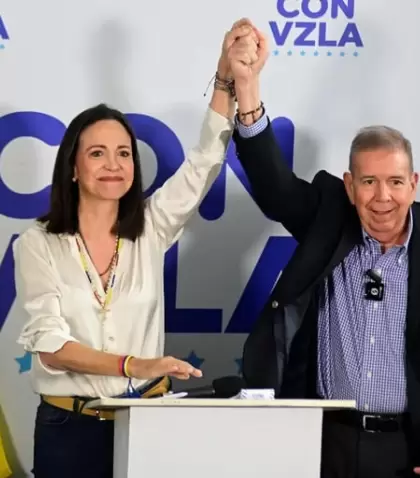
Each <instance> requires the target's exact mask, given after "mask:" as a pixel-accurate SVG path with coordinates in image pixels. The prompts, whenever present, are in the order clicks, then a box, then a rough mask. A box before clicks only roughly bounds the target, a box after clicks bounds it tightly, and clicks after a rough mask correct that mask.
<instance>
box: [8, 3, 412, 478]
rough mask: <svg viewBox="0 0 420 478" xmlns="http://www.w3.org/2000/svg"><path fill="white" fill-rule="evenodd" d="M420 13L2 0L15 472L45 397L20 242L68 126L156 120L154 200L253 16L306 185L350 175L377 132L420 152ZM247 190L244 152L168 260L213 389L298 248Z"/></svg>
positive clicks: (177, 311) (397, 8) (172, 333)
mask: <svg viewBox="0 0 420 478" xmlns="http://www.w3.org/2000/svg"><path fill="white" fill-rule="evenodd" d="M311 12H312V13H311ZM337 13H338V14H337ZM346 14H347V15H346ZM419 15H420V4H419V2H418V0H405V1H404V2H399V3H395V2H394V3H393V2H384V0H368V1H367V0H355V1H352V0H323V1H319V0H296V1H294V0H290V1H282V0H279V1H278V2H277V1H276V0H264V2H254V1H251V0H230V1H226V0H213V1H212V2H197V1H196V0H177V1H166V2H163V1H160V2H159V1H155V2H146V1H144V0H143V1H138V0H125V1H124V2H116V1H114V0H90V1H89V2H86V0H71V1H63V0H62V1H60V2H57V1H55V0H36V1H29V0H1V4H0V155H1V156H0V179H1V181H0V358H1V365H2V372H1V377H0V404H1V407H2V409H3V413H4V416H5V419H6V422H7V427H8V430H9V434H10V436H9V438H11V441H10V443H9V444H8V452H9V453H11V454H12V456H11V458H12V461H13V464H14V465H17V462H18V463H19V464H20V468H22V470H23V471H22V473H16V475H15V476H28V475H29V470H30V467H31V461H32V431H33V421H34V413H35V407H36V405H37V397H36V396H34V395H33V393H32V391H31V388H30V382H29V380H28V373H27V370H28V368H29V366H30V357H27V356H25V355H24V353H23V351H22V349H21V348H20V347H19V346H17V345H16V338H17V335H18V333H19V330H20V328H21V326H22V320H21V317H22V316H21V314H20V313H19V308H18V307H17V305H16V304H15V303H14V295H15V293H14V285H13V262H12V257H11V240H12V239H13V237H14V235H16V234H19V233H20V232H21V231H22V230H24V229H26V228H27V227H28V226H29V224H30V223H31V222H32V220H33V218H34V217H36V216H37V215H39V214H41V212H43V210H44V209H45V208H46V206H47V204H48V190H46V189H45V188H47V187H48V185H49V182H50V178H51V173H52V169H53V162H54V157H55V154H56V151H57V145H58V143H59V141H60V138H61V136H62V134H63V131H64V128H65V125H67V124H68V123H69V121H70V120H71V119H72V118H73V117H74V116H75V115H76V114H78V113H79V112H80V111H81V110H82V109H84V108H86V107H89V106H91V105H93V104H96V103H99V102H107V103H109V104H111V105H112V106H115V107H117V108H119V109H121V110H122V111H124V112H126V113H130V114H137V115H140V116H139V117H134V116H132V117H131V119H133V121H138V122H139V123H140V126H138V127H137V128H136V129H137V134H138V137H139V145H140V147H141V153H142V165H143V168H144V171H145V176H146V183H147V184H146V185H147V187H148V188H150V190H153V189H154V188H155V187H156V185H157V184H158V182H159V181H162V180H163V179H164V178H165V174H166V173H165V171H166V172H167V171H170V170H174V169H176V168H177V167H178V165H179V163H180V161H181V160H182V149H183V150H184V151H185V150H186V149H188V148H190V147H191V146H193V145H194V144H195V142H196V140H197V137H198V132H199V128H200V124H201V120H202V118H203V114H204V111H205V108H206V105H207V102H208V97H207V98H204V97H203V92H204V90H205V88H206V86H207V83H208V81H209V79H210V78H211V77H212V75H213V74H214V71H215V67H216V63H217V59H218V55H219V48H220V45H221V41H222V38H223V35H224V32H225V31H226V30H227V29H228V28H230V26H231V24H232V23H233V22H234V21H235V20H237V19H238V18H241V17H243V16H247V17H249V18H251V19H252V20H253V21H254V22H255V23H256V25H257V26H258V27H260V29H262V30H263V31H264V32H265V33H266V34H267V36H268V38H269V41H270V49H271V55H270V58H269V61H268V64H267V66H266V68H265V71H264V73H263V79H262V99H263V101H264V102H265V104H266V107H267V111H268V113H269V115H270V117H271V118H272V119H274V118H278V117H279V118H280V117H283V119H281V118H280V119H277V120H275V122H274V124H275V126H276V132H277V134H278V137H279V140H281V141H282V143H283V145H284V147H285V148H286V150H287V152H288V159H289V160H290V161H292V158H293V167H294V170H295V171H296V173H297V174H299V175H301V176H303V177H305V178H307V179H312V177H313V175H314V173H315V172H316V171H317V170H319V169H321V168H325V169H328V170H329V171H331V172H333V173H335V174H337V175H341V174H342V172H343V171H344V169H345V168H346V166H347V155H348V149H349V144H350V141H351V139H352V137H353V135H354V134H355V132H356V130H357V129H358V128H359V127H361V126H365V125H368V124H377V123H384V124H388V125H390V126H393V127H396V128H399V129H401V130H402V131H403V132H404V133H405V134H406V135H407V136H408V137H409V138H410V139H411V140H412V142H413V148H414V152H415V154H416V153H417V151H418V148H419V139H418V137H419V136H418V129H419V127H420V119H419V118H418V112H419V111H420V105H419V101H420V100H419V95H418V94H417V92H418V85H419V84H420V78H419V76H420V74H419V69H418V66H417V60H418V39H417V19H418V17H419ZM276 43H277V44H276ZM243 182H244V181H243V174H241V170H240V168H239V167H238V164H237V162H236V161H235V157H234V155H233V154H232V152H230V154H229V166H228V167H227V169H226V180H225V176H224V174H222V175H221V177H220V178H219V180H218V181H217V184H216V185H215V187H214V188H213V189H212V190H211V191H210V193H209V195H208V197H207V198H206V201H205V203H204V204H203V207H202V208H201V210H200V213H199V214H197V215H196V216H195V217H194V218H193V220H192V221H191V223H190V225H189V227H188V229H187V231H186V233H185V235H184V236H183V237H182V239H181V240H180V242H179V244H178V246H177V247H175V248H173V249H172V250H171V251H170V253H169V254H168V262H167V265H168V267H167V278H166V289H167V309H168V310H167V324H168V325H167V330H168V340H167V351H168V353H172V354H176V355H178V356H180V357H189V359H190V360H191V361H193V362H194V363H196V364H201V367H202V369H203V371H204V374H205V377H206V380H211V379H212V378H214V377H215V376H218V375H225V374H234V373H238V371H239V368H238V367H239V366H240V361H239V360H238V359H239V358H240V355H241V346H242V343H243V340H244V338H245V336H246V333H247V332H248V331H249V328H250V324H251V323H252V321H253V320H255V318H256V316H257V312H258V309H259V308H260V307H261V305H262V304H263V302H264V299H265V298H266V297H267V295H268V293H269V291H270V289H271V287H272V286H273V284H274V281H275V279H276V277H277V276H278V275H279V273H280V272H281V269H282V268H283V266H284V263H285V262H286V261H287V259H288V257H289V256H290V253H291V251H292V249H293V241H292V240H290V239H289V238H287V233H286V231H285V230H284V229H283V228H282V227H281V225H278V224H274V223H272V222H270V221H269V220H267V219H266V218H265V217H264V216H263V215H262V213H261V212H260V211H259V210H258V209H257V207H256V205H255V203H254V201H253V200H252V198H251V197H250V195H249V194H248V192H247V189H246V187H244V184H243ZM245 184H246V182H245Z"/></svg>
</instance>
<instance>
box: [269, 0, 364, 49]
mask: <svg viewBox="0 0 420 478" xmlns="http://www.w3.org/2000/svg"><path fill="white" fill-rule="evenodd" d="M287 1H288V0H277V11H278V12H279V14H280V15H281V16H282V17H283V18H286V19H288V21H286V22H284V23H283V22H277V21H270V22H269V25H270V29H271V32H272V34H273V38H274V40H275V42H276V45H277V46H279V47H281V46H284V45H285V44H286V43H289V42H292V41H293V45H294V46H296V47H315V46H318V47H346V46H347V45H350V46H354V47H363V40H362V37H361V35H360V32H359V30H358V28H357V25H356V23H354V22H350V21H349V22H348V23H347V24H346V25H345V27H344V29H343V30H342V32H341V35H338V37H337V36H336V37H335V38H329V37H328V29H327V23H326V22H325V21H317V20H319V19H320V18H324V17H327V18H329V19H331V20H335V19H337V18H340V17H344V18H346V19H348V20H351V19H353V18H354V11H355V5H354V3H355V0H320V1H319V2H313V1H312V0H300V2H299V3H300V8H293V9H288V8H286V4H287ZM296 17H300V18H301V19H302V18H306V19H307V20H309V21H293V20H290V19H296Z"/></svg>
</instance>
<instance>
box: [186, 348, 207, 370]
mask: <svg viewBox="0 0 420 478" xmlns="http://www.w3.org/2000/svg"><path fill="white" fill-rule="evenodd" d="M183 360H185V362H188V363H190V364H191V365H192V366H193V367H195V368H200V367H201V365H202V364H203V362H204V359H203V358H200V357H198V356H197V355H196V353H195V351H194V350H191V352H190V354H189V355H188V357H185V358H184V359H183Z"/></svg>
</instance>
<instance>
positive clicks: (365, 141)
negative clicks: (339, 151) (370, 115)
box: [349, 125, 414, 171]
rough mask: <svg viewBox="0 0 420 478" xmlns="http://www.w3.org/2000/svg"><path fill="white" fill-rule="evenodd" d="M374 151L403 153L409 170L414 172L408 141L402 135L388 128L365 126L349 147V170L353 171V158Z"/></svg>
mask: <svg viewBox="0 0 420 478" xmlns="http://www.w3.org/2000/svg"><path fill="white" fill-rule="evenodd" d="M375 149H388V150H390V151H395V150H400V151H403V152H404V153H405V154H406V155H407V157H408V161H409V166H410V170H411V171H413V170H414V166H413V152H412V149H411V143H410V141H409V140H408V139H407V138H405V137H404V135H403V134H402V133H401V132H400V131H398V130H396V129H393V128H390V127H389V126H382V125H380V126H367V127H366V128H362V129H361V130H359V132H358V133H357V135H356V136H355V138H354V139H353V141H352V143H351V147H350V161H349V169H350V171H353V168H354V158H355V156H356V155H357V154H358V153H361V152H364V151H373V150H375Z"/></svg>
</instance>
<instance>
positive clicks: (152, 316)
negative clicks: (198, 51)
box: [14, 108, 233, 397]
mask: <svg viewBox="0 0 420 478" xmlns="http://www.w3.org/2000/svg"><path fill="white" fill-rule="evenodd" d="M232 130H233V123H232V122H231V121H229V120H228V119H226V118H224V117H223V116H221V115H219V114H218V113H216V112H215V111H213V110H212V109H211V108H208V110H207V112H206V115H205V119H204V123H203V126H202V129H201V133H200V140H199V143H198V145H197V146H196V147H195V148H193V149H192V150H190V151H189V153H188V155H187V157H186V159H185V161H184V163H183V164H182V166H181V167H180V168H179V169H178V171H176V173H175V174H174V175H173V176H172V177H171V178H169V179H168V180H167V181H166V183H165V184H164V185H163V186H162V187H161V188H160V189H158V190H157V191H155V193H154V194H153V195H151V196H150V197H149V198H148V200H147V202H146V210H145V230H144V233H143V235H142V236H141V237H139V238H138V239H137V240H136V241H135V242H132V241H130V240H123V243H122V249H121V251H120V259H119V263H118V266H117V270H116V277H115V283H114V288H113V295H112V300H111V303H110V306H109V312H106V313H105V314H104V313H103V311H102V309H101V308H100V306H99V304H98V302H97V300H96V299H95V297H94V294H93V292H92V288H91V285H90V284H89V281H88V279H87V277H86V274H85V272H84V269H83V266H82V262H81V259H80V254H79V251H78V248H77V244H76V241H75V237H74V236H72V235H69V234H62V235H55V234H48V233H46V231H45V229H44V226H43V225H40V224H35V225H34V226H32V227H31V228H30V229H28V230H27V231H25V232H24V233H23V234H22V235H21V236H20V237H19V238H18V240H16V241H15V243H14V257H15V279H16V291H17V297H18V300H19V301H20V303H21V304H22V306H23V309H24V314H25V324H24V326H23V329H22V332H21V335H20V337H19V339H18V343H20V344H22V345H23V346H24V348H25V350H26V351H28V352H30V353H32V354H34V356H33V357H34V360H33V361H32V370H31V378H32V383H33V387H34V390H35V392H36V393H39V394H46V395H62V396H69V395H78V396H88V397H110V396H116V395H120V394H122V393H124V392H126V390H127V384H128V380H127V379H126V378H124V377H108V376H99V375H86V374H77V373H73V372H65V371H60V370H56V369H52V368H50V367H47V366H45V365H44V364H43V363H42V362H41V360H40V359H39V354H38V352H51V353H54V352H56V351H58V350H60V349H61V348H62V347H63V345H64V344H65V343H66V342H68V341H73V342H79V343H82V344H84V345H87V346H89V347H92V348H94V349H97V350H103V351H106V352H110V353H114V354H121V355H126V354H130V355H134V356H136V357H140V358H156V357H161V356H162V355H163V354H164V337H165V331H164V291H163V277H164V274H163V269H164V256H165V252H166V251H167V250H168V248H169V247H170V246H171V245H172V244H174V243H175V242H176V241H177V240H178V239H179V237H180V235H181V233H182V231H183V228H184V226H185V223H186V222H187V220H188V219H189V217H190V216H191V215H192V214H193V213H194V212H195V211H196V210H197V208H198V206H199V204H200V202H201V201H202V199H203V198H204V196H205V195H206V193H207V191H208V190H209V188H210V187H211V185H212V184H213V182H214V180H215V179H216V177H217V175H218V174H219V172H220V169H221V166H222V164H223V161H224V159H225V156H226V150H227V146H228V143H229V140H230V138H231V134H232ZM88 260H89V258H88ZM89 265H90V268H91V270H92V272H93V274H92V276H93V277H92V279H93V280H94V281H95V284H96V287H97V290H98V292H100V293H101V294H102V295H103V296H104V289H103V287H102V284H101V280H100V278H99V275H98V274H97V273H95V272H94V271H95V269H94V267H93V265H92V264H89ZM197 320H199V318H197ZM145 383H146V381H145V380H133V385H134V386H135V387H139V386H142V385H144V384H145Z"/></svg>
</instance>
